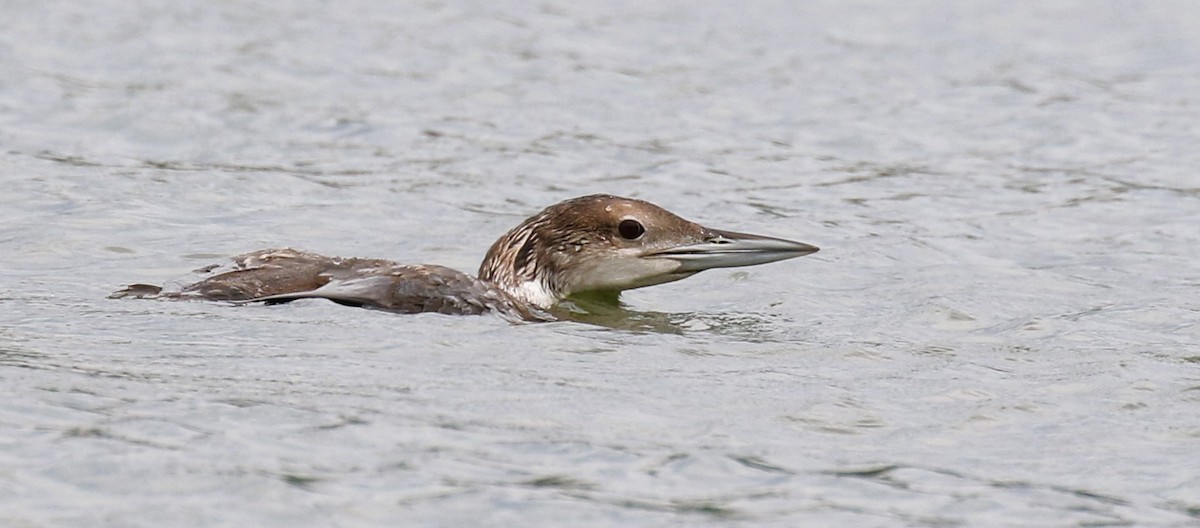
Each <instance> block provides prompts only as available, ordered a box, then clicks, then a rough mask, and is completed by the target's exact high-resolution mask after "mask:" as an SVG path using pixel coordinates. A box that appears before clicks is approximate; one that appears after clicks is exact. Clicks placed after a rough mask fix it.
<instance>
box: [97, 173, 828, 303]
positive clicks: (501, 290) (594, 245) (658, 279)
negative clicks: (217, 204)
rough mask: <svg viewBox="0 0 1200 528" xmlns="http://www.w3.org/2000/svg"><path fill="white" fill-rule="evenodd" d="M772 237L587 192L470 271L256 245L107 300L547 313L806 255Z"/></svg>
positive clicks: (507, 240) (506, 240)
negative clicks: (169, 285)
mask: <svg viewBox="0 0 1200 528" xmlns="http://www.w3.org/2000/svg"><path fill="white" fill-rule="evenodd" d="M816 251H817V248H816V247H813V246H810V245H807V244H803V243H800V242H793V241H790V240H783V239H778V238H770V237H762V236H757V235H747V234H742V233H732V232H728V231H720V230H716V229H709V228H706V227H703V226H701V225H699V224H695V223H692V222H689V221H687V220H684V219H682V218H680V217H678V216H676V215H674V214H672V213H671V212H669V211H667V210H665V209H662V208H660V207H658V206H656V205H654V204H651V203H649V202H644V201H641V200H634V199H630V198H621V197H616V196H609V195H591V196H584V197H580V198H575V199H572V200H567V201H565V202H560V203H558V204H555V205H552V206H550V207H548V208H546V209H545V210H543V211H542V212H541V213H539V214H537V215H534V216H533V217H530V218H529V219H527V220H525V221H524V222H522V223H521V225H519V226H517V227H516V228H514V229H512V230H511V231H509V232H508V233H505V235H504V236H502V237H501V238H500V239H499V240H497V241H496V243H495V244H493V245H492V247H491V249H490V250H489V251H488V254H487V256H486V257H485V258H484V260H483V263H482V264H481V265H480V268H479V277H478V278H475V277H471V276H470V275H467V274H465V273H462V272H459V271H456V270H453V269H450V268H446V267H443V266H437V265H405V264H399V263H396V262H392V261H388V260H379V259H359V258H339V257H327V256H324V255H318V254H316V253H308V252H303V251H297V250H294V249H268V250H262V251H255V252H252V253H246V254H243V255H239V256H236V257H233V259H231V262H229V263H228V264H225V265H213V266H208V267H206V268H201V269H200V270H197V272H199V273H201V274H202V278H201V279H200V280H198V281H196V282H194V283H191V284H187V285H185V286H183V287H182V288H180V289H179V290H177V291H165V290H163V289H162V288H160V287H157V286H152V285H147V284H134V285H131V286H129V287H127V288H125V289H122V290H120V291H118V292H115V293H113V294H112V295H111V297H114V298H119V297H143V298H146V297H150V298H170V299H202V300H213V301H235V302H258V301H261V302H266V303H271V304H273V303H282V302H288V301H293V300H296V299H306V298H322V299H329V300H331V301H334V302H337V303H339V304H344V305H349V306H359V307H365V308H374V309H380V310H387V311H392V312H398V313H422V312H436V313H443V314H455V315H475V314H481V313H489V312H490V313H496V314H499V315H501V316H504V317H506V318H510V319H519V320H527V321H539V320H550V319H553V318H552V316H550V315H549V313H547V310H549V309H550V308H552V307H553V306H554V305H555V304H557V303H558V302H559V301H561V300H563V299H565V298H566V297H568V296H571V295H575V294H587V295H593V296H605V297H607V296H611V297H612V298H614V299H615V298H616V295H617V294H618V293H619V292H620V291H622V290H628V289H633V288H640V287H643V286H650V285H654V284H661V283H664V282H671V281H675V280H679V279H682V278H685V277H689V276H691V275H694V274H696V273H699V272H700V271H703V270H705V269H711V268H719V267H738V266H750V265H756V264H763V263H766V262H774V261H777V260H784V259H789V258H794V257H799V256H803V255H807V254H810V253H813V252H816Z"/></svg>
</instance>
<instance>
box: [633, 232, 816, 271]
mask: <svg viewBox="0 0 1200 528" xmlns="http://www.w3.org/2000/svg"><path fill="white" fill-rule="evenodd" d="M708 232H709V233H710V236H709V237H708V238H706V239H705V240H704V241H703V242H700V243H699V244H690V245H687V246H679V247H673V248H670V249H666V250H663V251H659V252H657V253H655V254H653V255H649V256H650V257H654V258H668V259H671V260H674V261H676V262H679V264H680V268H679V270H678V272H683V273H687V272H696V271H703V270H706V269H713V268H737V267H740V266H754V265H756V264H766V263H768V262H775V261H777V260H787V259H790V258H796V257H803V256H804V255H809V254H812V253H816V252H817V251H818V250H819V248H817V247H816V246H811V245H809V244H805V243H803V242H794V241H791V240H784V239H782V238H772V237H766V236H760V235H751V234H748V233H735V232H733V231H721V230H718V229H708Z"/></svg>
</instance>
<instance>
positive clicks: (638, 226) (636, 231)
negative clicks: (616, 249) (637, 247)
mask: <svg viewBox="0 0 1200 528" xmlns="http://www.w3.org/2000/svg"><path fill="white" fill-rule="evenodd" d="M617 232H618V233H620V234H621V238H624V239H625V240H637V239H638V237H640V236H642V233H645V232H646V228H644V227H642V223H641V222H638V221H637V220H621V223H619V224H617Z"/></svg>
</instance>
